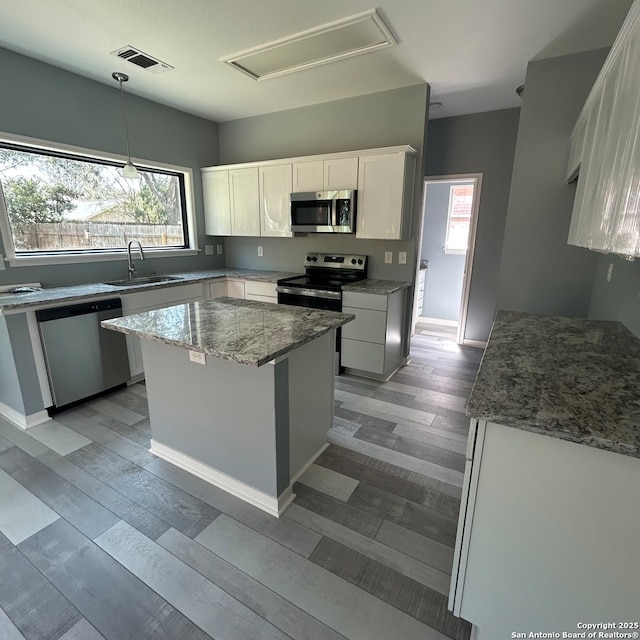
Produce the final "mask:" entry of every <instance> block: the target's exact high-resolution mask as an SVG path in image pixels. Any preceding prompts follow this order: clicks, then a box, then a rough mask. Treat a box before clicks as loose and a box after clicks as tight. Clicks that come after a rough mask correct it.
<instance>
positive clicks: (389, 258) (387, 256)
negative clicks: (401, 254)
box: [384, 251, 393, 264]
mask: <svg viewBox="0 0 640 640" xmlns="http://www.w3.org/2000/svg"><path fill="white" fill-rule="evenodd" d="M384 263H385V264H392V263H393V251H385V252H384Z"/></svg>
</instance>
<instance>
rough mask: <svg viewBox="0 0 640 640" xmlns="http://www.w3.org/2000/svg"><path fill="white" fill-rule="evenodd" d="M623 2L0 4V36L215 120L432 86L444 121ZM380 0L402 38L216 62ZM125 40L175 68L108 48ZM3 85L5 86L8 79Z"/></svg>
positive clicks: (587, 45)
mask: <svg viewBox="0 0 640 640" xmlns="http://www.w3.org/2000/svg"><path fill="white" fill-rule="evenodd" d="M630 6H631V0H380V1H379V2H378V3H377V4H374V3H373V2H372V0H2V2H1V3H0V46H3V47H6V48H8V49H12V50H14V51H18V52H20V53H24V54H26V55H29V56H31V57H33V58H37V59H39V60H43V61H45V62H48V63H50V64H53V65H55V66H58V67H61V68H63V69H67V70H69V71H72V72H74V73H77V74H79V75H82V76H86V77H87V78H92V79H94V80H98V81H99V82H103V83H105V84H110V85H112V86H117V85H116V83H115V82H114V81H113V80H112V79H111V72H112V71H123V72H125V73H127V74H128V75H129V77H130V82H129V83H128V84H127V87H126V90H127V91H128V92H130V93H134V94H137V95H139V96H143V97H145V98H149V99H151V100H155V101H157V102H161V103H163V104H166V105H169V106H172V107H175V108H178V109H181V110H183V111H187V112H189V113H193V114H196V115H199V116H203V117H205V118H209V119H212V120H215V121H218V122H222V121H225V120H233V119H236V118H243V117H247V116H253V115H258V114H262V113H270V112H273V111H281V110H284V109H291V108H294V107H301V106H304V105H309V104H314V103H318V102H325V101H329V100H337V99H341V98H346V97H350V96H356V95H363V94H368V93H373V92H376V91H384V90H387V89H394V88H398V87H403V86H408V85H413V84H417V83H420V82H428V83H429V84H430V85H431V88H432V94H431V100H432V101H440V102H442V103H443V107H442V108H441V109H439V110H438V111H437V112H433V111H432V113H431V116H432V117H445V116H452V115H461V114H465V113H476V112H480V111H490V110H493V109H502V108H508V107H514V106H518V105H519V104H520V101H519V98H518V97H517V95H516V93H515V88H516V87H517V86H518V85H520V84H522V83H523V82H524V77H525V72H526V65H527V62H528V61H529V60H531V59H533V58H544V57H550V56H556V55H564V54H567V53H574V52H578V51H585V50H588V49H594V48H598V47H604V46H610V45H611V43H612V42H613V40H614V38H615V35H616V34H617V32H618V30H619V28H620V25H621V24H622V21H623V20H624V17H625V15H626V13H627V11H628V9H629V7H630ZM374 7H376V8H377V9H378V11H379V13H380V14H381V15H382V16H383V17H384V19H385V21H386V22H387V24H388V25H389V27H390V28H391V30H392V32H393V33H394V35H395V36H396V38H397V39H398V42H399V44H398V46H395V47H391V48H389V49H385V50H382V51H378V52H375V53H372V54H369V55H363V56H356V57H353V58H350V59H347V60H342V61H339V62H334V63H330V64H327V65H324V66H321V67H316V68H314V69H310V70H306V71H301V72H297V73H293V74H290V75H287V76H282V77H278V78H274V79H270V80H264V81H261V82H256V81H255V80H252V79H251V78H249V77H247V76H245V75H243V74H242V73H240V72H238V71H236V70H234V69H231V68H230V67H228V66H227V65H225V64H224V63H222V62H220V61H219V59H220V58H221V57H223V56H227V55H229V54H232V53H236V52H238V51H241V50H244V49H248V48H251V47H254V46H257V45H260V44H263V43H266V42H270V41H272V40H276V39H278V38H282V37H285V36H287V35H290V34H292V33H295V32H298V31H302V30H304V29H309V28H312V27H315V26H318V25H321V24H324V23H327V22H331V21H333V20H338V19H340V18H344V17H347V16H350V15H353V14H355V13H359V12H362V11H366V10H369V9H372V8H374ZM125 45H133V46H135V47H138V48H139V49H141V50H142V51H143V52H145V53H147V54H149V55H151V56H154V57H156V58H159V59H160V60H162V61H164V62H167V63H169V64H170V65H172V66H174V67H175V69H174V70H172V71H169V72H166V73H163V74H158V75H155V74H152V73H149V72H147V71H144V70H142V69H140V68H139V67H136V66H134V65H132V64H130V63H128V62H124V61H121V60H119V59H117V58H115V57H113V56H111V55H109V53H110V52H111V51H113V50H115V49H119V48H120V47H123V46H125ZM5 89H6V88H5Z"/></svg>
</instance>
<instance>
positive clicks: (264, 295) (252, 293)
mask: <svg viewBox="0 0 640 640" xmlns="http://www.w3.org/2000/svg"><path fill="white" fill-rule="evenodd" d="M244 297H245V298H246V299H247V300H258V301H259V302H272V303H274V304H277V303H278V294H277V292H276V284H275V282H258V281H256V280H245V281H244Z"/></svg>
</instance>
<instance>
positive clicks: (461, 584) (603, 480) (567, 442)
mask: <svg viewBox="0 0 640 640" xmlns="http://www.w3.org/2000/svg"><path fill="white" fill-rule="evenodd" d="M467 413H468V415H469V416H470V417H471V429H470V436H469V442H468V447H467V463H466V467H465V478H464V486H463V495H462V501H461V510H460V518H459V523H458V534H457V538H456V548H455V556H454V567H453V572H452V582H451V591H450V598H449V608H450V609H452V610H453V612H454V613H455V614H456V615H459V616H461V617H463V618H465V619H466V620H469V621H470V622H472V623H473V624H475V625H476V626H477V627H478V630H479V636H478V637H479V638H480V639H481V640H484V639H485V638H512V637H522V638H524V637H534V636H529V635H512V634H517V633H521V634H529V633H536V632H538V633H549V634H558V635H557V636H556V635H547V636H539V637H589V636H588V635H583V636H580V635H565V636H562V633H563V632H564V633H568V634H571V633H574V634H576V633H577V634H579V633H583V632H585V630H586V629H587V627H584V626H582V627H581V626H580V625H585V624H597V623H603V624H609V623H610V624H616V625H620V624H621V623H630V624H632V625H633V624H638V622H639V621H638V611H640V609H639V608H638V603H639V602H640V580H638V576H639V575H640V550H639V548H638V539H639V538H638V531H640V500H639V498H638V491H639V488H640V340H639V339H638V338H637V337H636V336H634V335H633V334H632V333H631V332H630V331H628V330H627V329H626V328H625V327H624V326H623V325H622V324H620V323H617V322H603V321H595V320H587V319H581V318H563V317H553V316H542V315H534V314H527V313H516V312H506V311H499V312H498V314H497V316H496V319H495V323H494V326H493V330H492V333H491V337H490V339H489V343H488V346H487V349H486V351H485V354H484V358H483V361H482V364H481V367H480V370H479V372H478V376H477V378H476V382H475V385H474V388H473V391H472V394H471V397H470V399H469V403H468V406H467ZM604 628H605V629H607V627H604ZM608 628H609V629H614V630H616V631H621V632H635V631H638V628H637V627H635V628H633V627H627V628H623V627H621V626H617V627H613V626H612V627H608ZM592 629H593V628H592ZM598 637H632V636H598Z"/></svg>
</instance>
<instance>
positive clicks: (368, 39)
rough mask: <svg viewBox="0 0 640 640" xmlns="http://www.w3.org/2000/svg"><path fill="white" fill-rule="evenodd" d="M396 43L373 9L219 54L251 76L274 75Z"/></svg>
mask: <svg viewBox="0 0 640 640" xmlns="http://www.w3.org/2000/svg"><path fill="white" fill-rule="evenodd" d="M395 44H397V41H396V39H395V38H394V37H393V35H392V33H391V31H390V30H389V27H387V25H386V24H385V23H384V22H383V20H382V18H381V17H380V15H378V13H377V12H376V10H375V9H371V10H370V11H365V12H364V13H358V14H357V15H354V16H351V17H349V18H344V19H342V20H337V21H336V22H330V23H328V24H323V25H321V26H319V27H314V28H313V29H308V30H307V31H301V32H300V33H295V34H293V35H291V36H287V37H286V38H282V39H280V40H275V41H273V42H268V43H267V44H264V45H261V46H259V47H254V48H253V49H247V50H246V51H240V52H238V53H235V54H232V55H230V56H225V57H223V58H220V61H221V62H226V63H227V64H229V65H231V66H232V67H233V68H234V69H237V70H238V71H242V73H245V74H247V75H248V76H250V77H251V78H253V79H254V80H266V79H267V78H275V77H277V76H281V75H284V74H285V73H293V72H294V71H300V70H302V69H309V68H310V67H316V66H318V65H321V64H326V63H328V62H334V61H336V60H342V59H343V58H349V57H351V56H355V55H359V54H361V53H370V52H371V51H377V50H378V49H383V48H385V47H391V46H393V45H395Z"/></svg>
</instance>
